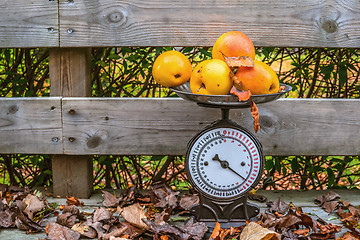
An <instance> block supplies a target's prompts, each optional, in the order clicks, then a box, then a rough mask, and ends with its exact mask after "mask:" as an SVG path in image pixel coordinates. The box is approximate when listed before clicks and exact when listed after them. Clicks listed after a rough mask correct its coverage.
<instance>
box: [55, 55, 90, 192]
mask: <svg viewBox="0 0 360 240" xmlns="http://www.w3.org/2000/svg"><path fill="white" fill-rule="evenodd" d="M90 52H91V49H90V48H52V49H51V50H50V57H49V68H50V81H51V88H50V94H51V95H52V96H67V97H74V96H81V97H89V96H91V62H90V57H91V54H90ZM65 141H66V140H65ZM52 172H53V192H54V195H56V196H61V197H65V196H76V197H79V198H88V197H90V195H91V191H92V189H93V185H92V184H93V183H92V178H93V166H92V157H91V156H83V155H82V154H76V155H70V156H69V155H54V156H53V157H52Z"/></svg>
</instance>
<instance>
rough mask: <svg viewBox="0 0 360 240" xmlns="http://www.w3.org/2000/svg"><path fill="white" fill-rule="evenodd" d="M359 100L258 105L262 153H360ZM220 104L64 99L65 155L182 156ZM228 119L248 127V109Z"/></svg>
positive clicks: (216, 115)
mask: <svg viewBox="0 0 360 240" xmlns="http://www.w3.org/2000/svg"><path fill="white" fill-rule="evenodd" d="M359 104H360V100H355V99H353V100H345V99H280V100H277V101H274V102H270V103H264V104H259V112H260V126H261V129H260V131H259V132H258V133H256V134H255V136H256V137H257V138H258V139H259V140H260V141H261V143H262V145H263V148H264V151H265V154H266V155H283V156H286V155H358V154H360V147H359V146H360V122H359V121H358V120H359V119H360V112H359V111H356V109H358V107H359ZM220 116H221V113H220V110H219V109H213V108H204V107H199V106H197V105H196V104H195V103H192V102H188V101H185V100H183V99H179V98H167V99H164V98H163V99H151V98H130V99H129V98H63V124H64V129H63V133H64V152H65V154H74V155H76V154H79V155H82V154H124V155H127V154H143V155H165V154H173V155H184V154H185V149H186V144H187V143H188V141H189V140H190V139H191V138H192V137H193V136H194V135H195V134H196V133H197V132H199V131H200V130H201V129H203V128H204V127H205V126H206V125H208V124H210V123H212V122H213V121H215V120H217V119H219V118H220ZM230 118H231V119H232V120H233V121H236V122H237V123H238V124H240V125H242V126H244V127H246V128H247V129H249V130H252V129H253V120H252V117H251V114H250V110H249V109H248V108H246V109H237V110H235V109H233V110H231V111H230Z"/></svg>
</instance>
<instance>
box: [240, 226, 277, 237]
mask: <svg viewBox="0 0 360 240" xmlns="http://www.w3.org/2000/svg"><path fill="white" fill-rule="evenodd" d="M245 239H246V240H280V239H281V235H280V234H279V233H276V232H274V231H271V230H269V229H267V228H264V227H262V226H260V225H259V224H257V223H255V222H249V224H248V225H247V226H246V227H245V228H244V230H243V231H242V232H241V234H240V240H245Z"/></svg>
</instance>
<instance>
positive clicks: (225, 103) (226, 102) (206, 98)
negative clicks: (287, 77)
mask: <svg viewBox="0 0 360 240" xmlns="http://www.w3.org/2000/svg"><path fill="white" fill-rule="evenodd" d="M280 86H284V87H285V88H284V90H282V91H281V92H278V93H273V94H264V95H252V96H251V97H250V99H249V100H247V101H239V98H238V97H237V96H235V95H230V94H229V95H203V94H195V93H192V92H191V90H190V84H189V82H186V83H185V84H183V85H181V86H178V87H175V88H170V90H172V91H173V92H175V93H176V94H177V95H178V96H179V97H181V98H183V99H185V100H189V101H192V102H196V103H197V104H198V105H200V106H204V107H215V108H216V107H218V108H247V107H250V102H251V101H254V102H255V103H256V104H258V103H266V102H270V101H274V100H277V99H279V98H281V97H282V96H283V95H284V94H285V93H288V92H290V91H291V89H292V88H291V86H289V85H286V84H283V83H281V84H280Z"/></svg>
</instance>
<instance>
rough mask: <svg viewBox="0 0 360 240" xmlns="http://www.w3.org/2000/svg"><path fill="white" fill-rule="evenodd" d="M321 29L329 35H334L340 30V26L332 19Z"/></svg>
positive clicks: (323, 24) (325, 22)
mask: <svg viewBox="0 0 360 240" xmlns="http://www.w3.org/2000/svg"><path fill="white" fill-rule="evenodd" d="M321 27H322V28H323V29H324V30H325V32H327V33H334V32H336V31H337V29H338V25H337V23H336V21H335V20H332V19H326V20H325V21H324V22H323V23H322V24H321Z"/></svg>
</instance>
